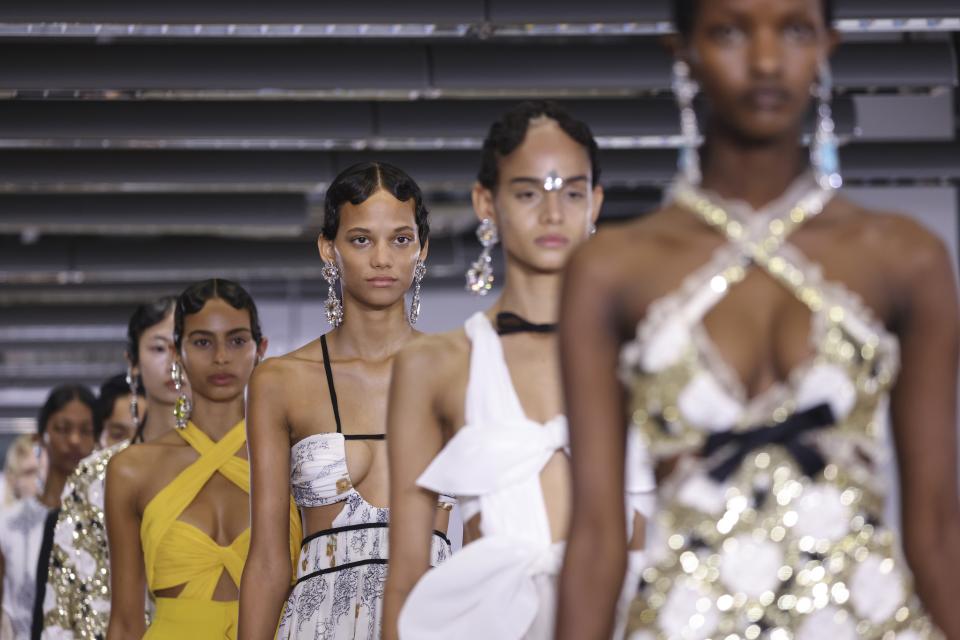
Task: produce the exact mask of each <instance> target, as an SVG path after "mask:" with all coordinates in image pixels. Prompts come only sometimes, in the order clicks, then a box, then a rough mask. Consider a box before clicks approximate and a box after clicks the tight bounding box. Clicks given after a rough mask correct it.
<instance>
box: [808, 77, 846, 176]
mask: <svg viewBox="0 0 960 640" xmlns="http://www.w3.org/2000/svg"><path fill="white" fill-rule="evenodd" d="M819 75H820V77H819V79H818V81H817V83H816V84H814V85H813V87H812V89H811V91H812V93H813V95H814V96H815V97H816V98H817V129H816V131H814V133H813V139H812V140H811V141H810V164H812V165H813V171H814V174H815V175H816V178H817V182H818V183H819V184H820V187H821V188H823V189H839V188H840V187H841V186H843V178H842V177H841V176H840V143H839V141H838V140H837V132H836V127H835V126H834V123H833V111H832V109H831V108H830V102H831V100H832V98H833V73H832V72H831V70H830V63H829V62H828V61H827V60H826V59H823V60H821V61H820V74H819Z"/></svg>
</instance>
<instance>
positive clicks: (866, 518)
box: [620, 175, 940, 640]
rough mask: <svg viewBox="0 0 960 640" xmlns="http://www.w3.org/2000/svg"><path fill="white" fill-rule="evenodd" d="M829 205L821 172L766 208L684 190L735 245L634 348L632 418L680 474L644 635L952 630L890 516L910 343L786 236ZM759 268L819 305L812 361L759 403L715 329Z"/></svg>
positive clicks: (627, 363)
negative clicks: (708, 321)
mask: <svg viewBox="0 0 960 640" xmlns="http://www.w3.org/2000/svg"><path fill="white" fill-rule="evenodd" d="M832 195H833V194H832V192H830V191H825V190H822V189H820V188H819V187H818V186H817V184H816V182H815V180H814V179H813V178H812V176H810V175H805V176H803V177H801V178H800V179H798V180H797V182H796V183H795V184H794V185H793V186H792V187H791V188H790V189H789V190H788V191H787V192H786V193H785V194H784V195H783V196H782V197H781V198H780V199H778V200H777V201H775V202H773V203H771V204H769V205H768V206H767V207H765V208H764V209H763V210H760V211H752V210H750V208H749V207H748V206H747V205H746V204H744V203H740V202H725V201H723V200H721V199H720V198H719V197H718V196H716V195H713V194H709V193H706V192H703V191H701V190H699V189H697V188H695V187H692V186H690V185H687V184H684V183H678V184H677V185H676V186H675V188H674V189H673V191H672V198H673V201H674V202H675V203H676V204H678V205H679V206H682V207H684V208H686V209H688V210H690V211H692V212H694V213H695V214H697V215H698V216H699V217H700V218H702V219H703V221H704V222H705V223H706V224H707V225H709V226H710V227H712V228H714V229H716V230H717V231H718V232H719V233H721V234H723V235H724V236H725V237H726V239H727V240H728V242H727V243H725V244H724V245H722V246H721V247H720V248H719V249H718V250H717V251H716V253H715V254H714V255H713V256H712V258H710V259H709V260H708V261H707V263H706V264H705V265H704V266H702V267H701V268H699V269H697V270H696V271H695V272H694V273H692V274H691V275H690V276H688V277H687V279H686V280H685V281H684V283H683V284H682V285H681V286H680V287H679V288H678V289H676V290H675V291H674V292H672V293H670V294H668V295H667V296H666V297H664V298H661V299H659V300H657V301H655V302H654V303H653V304H652V305H651V306H650V307H649V309H648V312H647V315H646V317H645V318H644V320H643V321H642V322H641V323H640V324H639V326H638V327H637V333H636V337H635V338H634V339H633V340H632V341H630V342H629V343H628V344H627V345H626V346H625V347H624V349H623V350H622V352H621V357H620V366H621V371H620V374H621V379H622V380H623V382H624V383H625V384H626V385H627V387H628V389H629V392H630V399H631V404H632V406H631V410H632V421H633V423H634V424H635V425H636V426H637V427H639V428H640V430H641V432H642V434H643V436H644V440H645V442H646V445H647V447H648V453H649V454H650V455H651V457H652V459H653V460H654V462H655V463H659V464H662V466H663V468H664V469H666V468H667V467H669V466H672V469H671V470H670V472H669V473H668V474H666V475H665V477H662V478H661V479H660V482H659V486H658V488H657V501H658V504H657V507H658V509H657V515H656V516H655V519H654V521H653V522H652V523H651V535H650V538H649V541H648V542H649V547H648V559H649V561H648V565H647V567H646V569H645V570H644V571H643V573H642V575H643V581H642V584H641V589H640V593H639V595H638V596H637V598H636V599H635V601H634V603H633V605H632V608H631V619H630V624H629V627H628V629H629V631H628V634H627V635H628V638H630V640H653V639H657V640H661V639H667V638H669V639H674V638H678V639H681V638H682V639H706V638H712V639H721V640H733V639H741V638H745V639H750V640H753V639H755V638H763V639H769V640H792V639H796V640H821V639H827V638H829V639H833V640H857V639H858V638H868V639H877V640H880V639H882V640H919V639H922V638H936V637H940V636H939V633H938V632H937V631H936V629H935V628H934V627H933V626H932V624H931V622H930V621H929V619H928V618H927V617H926V615H925V614H924V612H923V610H922V608H921V606H920V603H919V601H918V599H917V597H916V595H915V594H914V592H913V587H912V581H911V576H910V572H909V569H908V568H907V566H906V564H905V562H904V560H903V558H902V554H901V552H900V545H899V541H898V539H897V536H896V534H895V533H894V532H893V531H892V530H891V529H890V528H889V527H888V526H887V525H886V524H885V523H884V503H885V495H884V494H885V484H886V477H885V473H884V469H883V466H882V465H883V462H884V458H885V455H886V452H887V449H888V444H887V441H886V429H887V424H888V417H887V414H888V405H889V391H890V388H891V386H892V385H893V383H894V380H895V378H896V375H897V372H898V368H899V343H898V341H897V338H896V336H894V335H892V334H891V333H889V332H888V331H887V330H886V328H885V327H884V326H883V325H882V324H881V323H880V322H878V321H877V320H876V319H875V318H874V316H873V314H872V312H871V311H870V309H869V308H868V307H866V306H865V305H864V304H863V303H862V301H861V300H860V299H859V298H858V297H857V295H856V294H854V293H853V292H852V291H850V290H849V289H848V288H846V287H844V286H843V285H842V284H840V283H838V282H831V281H828V280H826V279H824V277H823V276H822V273H821V270H820V268H819V266H818V265H816V264H814V263H813V262H811V261H810V260H808V259H807V258H806V257H805V256H804V255H803V254H802V253H801V252H800V251H799V250H798V249H797V248H796V247H794V246H793V245H791V244H790V243H789V236H790V233H791V232H792V231H793V230H795V229H796V228H797V227H799V226H800V225H802V224H803V223H804V222H805V221H806V220H808V219H809V218H811V217H813V216H815V215H817V214H819V213H820V212H821V210H822V209H823V208H824V206H825V205H826V204H827V202H828V201H829V200H830V198H831V197H832ZM754 270H762V271H763V272H765V273H766V275H768V276H769V277H771V278H772V279H773V280H774V281H776V282H778V283H779V284H780V285H782V286H783V287H784V288H786V289H787V290H788V291H789V292H791V293H792V294H793V295H794V296H796V298H797V299H798V300H799V301H800V302H802V303H803V305H804V307H806V309H808V310H809V313H810V314H811V334H810V345H809V347H810V353H811V355H810V356H809V358H808V359H807V360H805V361H804V362H803V364H802V365H801V366H799V367H797V368H796V369H795V370H794V371H792V372H791V373H790V375H789V376H788V378H787V379H786V380H784V381H783V382H779V383H776V384H774V385H773V386H772V387H770V388H769V389H767V390H766V391H764V392H762V393H760V394H759V395H757V396H754V397H752V398H748V397H747V391H746V389H745V388H744V385H743V384H742V382H741V380H740V379H739V377H738V376H737V374H736V372H735V371H734V370H733V368H732V367H731V366H730V365H729V364H728V363H727V362H726V361H724V360H723V358H722V356H721V355H720V352H719V350H718V349H717V347H716V345H715V344H714V343H712V342H711V338H710V336H709V334H708V333H707V331H706V330H705V328H704V323H703V319H704V317H705V316H706V315H707V314H708V313H709V312H710V310H711V309H713V308H714V307H716V306H717V305H718V304H719V303H720V302H721V301H722V300H723V299H724V298H725V296H726V295H727V293H728V292H729V291H730V290H731V289H732V288H733V287H736V286H737V284H738V283H740V282H741V281H742V280H743V279H744V278H746V277H747V276H748V274H749V273H751V272H752V271H754Z"/></svg>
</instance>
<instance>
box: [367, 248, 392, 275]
mask: <svg viewBox="0 0 960 640" xmlns="http://www.w3.org/2000/svg"><path fill="white" fill-rule="evenodd" d="M370 266H372V267H373V268H374V269H389V268H390V267H392V266H393V255H392V254H391V252H390V245H389V243H386V242H378V243H377V244H376V245H375V246H374V247H373V251H371V252H370Z"/></svg>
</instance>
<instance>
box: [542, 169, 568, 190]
mask: <svg viewBox="0 0 960 640" xmlns="http://www.w3.org/2000/svg"><path fill="white" fill-rule="evenodd" d="M562 187H563V178H561V177H560V176H558V175H557V172H556V171H551V172H550V174H549V175H548V176H547V177H546V178H544V180H543V190H544V191H559V190H560V189H561V188H562Z"/></svg>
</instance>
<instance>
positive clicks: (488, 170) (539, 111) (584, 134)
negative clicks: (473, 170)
mask: <svg viewBox="0 0 960 640" xmlns="http://www.w3.org/2000/svg"><path fill="white" fill-rule="evenodd" d="M537 118H549V119H550V120H553V121H554V122H556V123H557V125H559V127H560V129H562V130H563V132H564V133H566V134H567V135H568V136H570V137H571V138H572V139H573V140H574V141H575V142H578V143H579V144H581V145H583V147H584V148H586V150H587V154H588V155H589V156H590V182H591V184H593V185H599V184H600V161H599V154H600V151H599V147H598V146H597V141H596V140H595V139H594V137H593V133H592V132H591V131H590V126H589V125H588V124H587V123H586V122H584V121H582V120H577V119H576V118H574V117H573V116H572V115H571V114H570V112H568V111H567V110H566V109H564V108H563V107H561V106H560V105H559V104H557V103H556V102H554V101H552V100H528V101H526V102H521V103H520V104H518V105H516V106H515V107H513V108H512V109H510V110H508V111H506V112H505V113H504V114H503V115H502V116H500V119H499V120H497V121H496V122H494V123H493V124H492V125H490V131H489V132H488V133H487V137H486V139H485V140H484V141H483V152H482V155H481V159H480V171H479V172H478V173H477V182H479V183H480V184H481V185H483V186H484V187H486V188H487V189H489V190H490V191H495V190H496V188H497V182H498V180H499V178H500V166H499V162H500V159H501V158H503V157H504V156H508V155H510V154H511V153H513V152H514V151H516V150H517V148H518V147H519V146H520V145H521V144H523V140H524V138H526V136H527V129H529V128H530V122H531V121H532V120H536V119H537Z"/></svg>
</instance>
